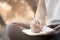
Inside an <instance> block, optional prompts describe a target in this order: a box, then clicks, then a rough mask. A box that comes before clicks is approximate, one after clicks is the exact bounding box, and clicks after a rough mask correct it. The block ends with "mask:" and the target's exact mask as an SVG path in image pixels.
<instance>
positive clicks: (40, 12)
mask: <svg viewBox="0 0 60 40" xmlns="http://www.w3.org/2000/svg"><path fill="white" fill-rule="evenodd" d="M45 15H46V7H45V0H39V3H38V6H37V10H36V15H35V18H34V20H33V22H32V23H31V25H30V27H31V29H32V31H33V32H39V31H41V29H42V26H43V25H45Z"/></svg>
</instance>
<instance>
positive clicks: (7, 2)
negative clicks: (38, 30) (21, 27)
mask: <svg viewBox="0 0 60 40" xmlns="http://www.w3.org/2000/svg"><path fill="white" fill-rule="evenodd" d="M37 3H38V0H0V40H8V38H7V37H6V36H5V32H6V27H5V26H6V25H8V24H9V23H11V22H27V23H30V22H31V20H33V18H34V15H35V12H36V9H37Z"/></svg>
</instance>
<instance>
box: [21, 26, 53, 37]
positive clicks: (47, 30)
mask: <svg viewBox="0 0 60 40" xmlns="http://www.w3.org/2000/svg"><path fill="white" fill-rule="evenodd" d="M52 31H54V30H53V29H51V28H49V27H44V28H43V29H42V31H41V32H39V33H33V32H32V31H31V29H24V30H22V32H23V33H25V34H27V35H30V36H38V35H46V34H48V33H49V32H52Z"/></svg>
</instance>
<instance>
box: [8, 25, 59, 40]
mask: <svg viewBox="0 0 60 40" xmlns="http://www.w3.org/2000/svg"><path fill="white" fill-rule="evenodd" d="M24 26H25V25H24ZM21 27H22V26H20V25H19V24H17V25H15V24H13V25H9V26H8V28H7V35H8V37H9V39H10V40H60V33H57V34H55V35H53V36H42V37H41V36H29V35H26V34H24V33H23V32H22V29H24V27H23V28H21Z"/></svg>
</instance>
